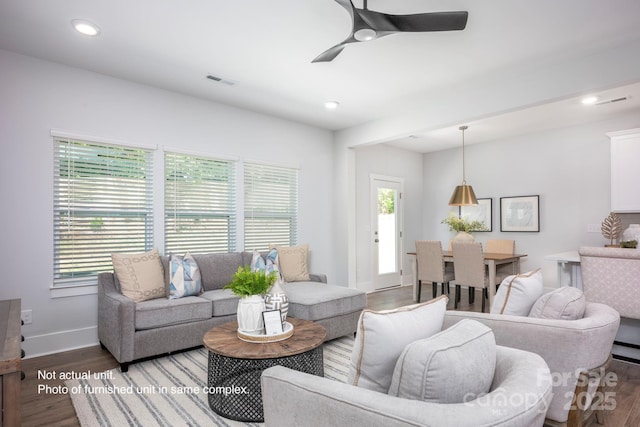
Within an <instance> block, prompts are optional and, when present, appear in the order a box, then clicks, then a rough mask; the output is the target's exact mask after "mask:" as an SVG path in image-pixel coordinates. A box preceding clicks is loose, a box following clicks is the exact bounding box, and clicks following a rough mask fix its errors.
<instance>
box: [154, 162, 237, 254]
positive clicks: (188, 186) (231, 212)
mask: <svg viewBox="0 0 640 427" xmlns="http://www.w3.org/2000/svg"><path fill="white" fill-rule="evenodd" d="M164 158H165V202H164V203H165V236H164V238H165V254H170V253H180V254H182V253H185V252H191V253H204V252H233V251H234V250H235V241H236V213H235V192H236V186H235V162H232V161H227V160H217V159H213V158H207V157H200V156H193V155H186V154H178V153H169V152H165V157H164Z"/></svg>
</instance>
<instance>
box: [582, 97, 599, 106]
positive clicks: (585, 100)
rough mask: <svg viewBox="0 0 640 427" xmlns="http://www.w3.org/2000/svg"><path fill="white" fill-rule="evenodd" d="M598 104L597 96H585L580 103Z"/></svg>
mask: <svg viewBox="0 0 640 427" xmlns="http://www.w3.org/2000/svg"><path fill="white" fill-rule="evenodd" d="M596 102H598V97H597V96H587V97H586V98H582V103H583V104H584V105H593V104H595V103H596Z"/></svg>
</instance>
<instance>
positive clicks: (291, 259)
mask: <svg viewBox="0 0 640 427" xmlns="http://www.w3.org/2000/svg"><path fill="white" fill-rule="evenodd" d="M273 249H276V250H277V254H278V267H279V270H280V274H281V275H282V279H283V280H284V281H285V282H303V281H307V280H310V276H309V245H299V246H275V247H274V248H273Z"/></svg>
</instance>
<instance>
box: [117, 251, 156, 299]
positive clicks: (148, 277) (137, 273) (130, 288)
mask: <svg viewBox="0 0 640 427" xmlns="http://www.w3.org/2000/svg"><path fill="white" fill-rule="evenodd" d="M111 262H112V263H113V270H114V271H115V273H116V276H117V277H118V281H119V282H120V291H121V292H122V295H124V296H126V297H129V298H131V299H132V300H134V301H135V302H140V301H146V300H150V299H155V298H162V297H164V296H165V288H164V273H163V272H162V263H161V262H160V254H158V250H157V249H154V250H152V251H149V252H145V253H139V254H117V253H116V254H111Z"/></svg>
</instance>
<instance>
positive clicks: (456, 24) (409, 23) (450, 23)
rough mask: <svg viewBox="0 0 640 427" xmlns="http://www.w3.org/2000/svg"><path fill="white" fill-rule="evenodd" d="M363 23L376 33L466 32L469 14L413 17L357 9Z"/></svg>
mask: <svg viewBox="0 0 640 427" xmlns="http://www.w3.org/2000/svg"><path fill="white" fill-rule="evenodd" d="M356 13H357V14H358V15H360V17H361V18H362V20H363V21H365V22H366V23H367V25H369V26H370V27H371V28H373V29H374V30H376V31H394V32H424V31H455V30H464V29H465V27H466V26H467V19H468V17H469V13H468V12H466V11H459V12H431V13H416V14H412V15H388V14H386V13H382V12H375V11H371V10H366V9H356Z"/></svg>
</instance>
